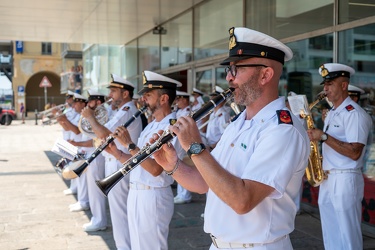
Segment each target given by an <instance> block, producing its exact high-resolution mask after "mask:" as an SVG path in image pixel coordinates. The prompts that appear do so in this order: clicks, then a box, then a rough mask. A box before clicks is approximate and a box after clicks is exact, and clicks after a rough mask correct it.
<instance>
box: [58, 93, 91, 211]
mask: <svg viewBox="0 0 375 250" xmlns="http://www.w3.org/2000/svg"><path fill="white" fill-rule="evenodd" d="M73 102H74V110H75V112H77V113H78V115H76V116H75V117H74V119H73V120H71V121H69V120H68V119H67V117H66V116H60V117H58V119H57V121H58V122H59V123H60V124H61V126H62V127H63V128H64V129H65V130H68V131H71V132H72V133H71V137H70V138H69V140H68V142H71V141H75V142H80V141H86V140H87V138H84V137H83V135H82V133H81V131H80V130H79V129H78V122H79V119H80V117H81V116H80V113H81V111H82V110H83V108H84V107H85V106H86V104H87V98H85V97H84V96H82V95H80V94H77V93H74V96H73ZM86 151H87V149H86V148H84V147H83V148H79V153H81V154H85V153H86ZM76 183H77V202H76V203H74V204H71V205H69V209H70V211H71V212H79V211H85V210H89V209H90V202H89V196H88V190H87V181H86V173H83V174H82V175H81V176H80V177H79V178H76Z"/></svg>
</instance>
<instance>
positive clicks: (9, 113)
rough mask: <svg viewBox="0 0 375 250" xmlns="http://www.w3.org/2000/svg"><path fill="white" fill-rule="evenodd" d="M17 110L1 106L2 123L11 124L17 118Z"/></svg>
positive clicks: (0, 122)
mask: <svg viewBox="0 0 375 250" xmlns="http://www.w3.org/2000/svg"><path fill="white" fill-rule="evenodd" d="M16 117H17V116H16V112H14V110H13V109H6V108H1V107H0V124H1V125H10V124H11V123H12V121H13V120H14V119H16Z"/></svg>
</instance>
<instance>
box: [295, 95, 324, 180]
mask: <svg viewBox="0 0 375 250" xmlns="http://www.w3.org/2000/svg"><path fill="white" fill-rule="evenodd" d="M325 97H326V94H325V93H321V94H320V95H318V97H317V99H316V100H315V101H314V102H313V103H311V104H310V105H309V114H305V113H303V111H302V112H301V116H302V117H303V118H304V119H305V120H306V123H307V129H313V128H314V127H315V126H314V119H313V118H312V115H311V109H312V108H313V107H314V106H315V105H316V104H318V103H319V102H320V101H321V100H323V99H324V98H325ZM306 178H307V181H308V182H309V183H310V185H311V186H313V187H317V186H319V185H320V184H321V183H322V182H323V181H324V180H325V179H327V174H326V173H325V172H324V170H323V166H322V156H321V155H320V151H319V146H318V142H317V141H310V156H309V162H308V164H307V168H306Z"/></svg>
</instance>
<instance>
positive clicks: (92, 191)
mask: <svg viewBox="0 0 375 250" xmlns="http://www.w3.org/2000/svg"><path fill="white" fill-rule="evenodd" d="M104 164H105V160H104V157H103V155H102V154H99V155H98V156H97V157H96V158H95V159H94V160H93V161H92V162H91V163H90V165H89V166H88V167H87V171H86V173H87V190H88V194H89V201H90V210H91V214H92V217H91V220H90V224H91V225H93V226H96V227H106V226H107V214H106V202H107V201H106V200H107V199H106V197H105V196H104V194H103V193H102V191H100V189H99V188H98V186H97V185H96V183H95V181H97V180H101V179H103V178H104V172H105V166H104Z"/></svg>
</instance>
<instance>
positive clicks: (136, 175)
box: [130, 112, 185, 187]
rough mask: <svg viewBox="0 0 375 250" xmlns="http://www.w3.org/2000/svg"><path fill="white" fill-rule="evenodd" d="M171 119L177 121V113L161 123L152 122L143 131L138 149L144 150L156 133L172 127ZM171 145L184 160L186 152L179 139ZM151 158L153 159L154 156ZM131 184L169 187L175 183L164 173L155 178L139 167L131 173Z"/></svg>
mask: <svg viewBox="0 0 375 250" xmlns="http://www.w3.org/2000/svg"><path fill="white" fill-rule="evenodd" d="M171 119H176V113H175V112H173V113H170V114H169V115H167V116H166V117H164V119H163V120H161V121H160V122H156V121H155V120H153V121H152V122H150V123H149V124H148V125H147V126H146V127H145V129H144V130H143V131H142V133H141V135H140V137H139V139H138V144H137V145H138V147H139V148H140V149H142V148H143V147H144V146H145V145H146V143H149V140H150V138H151V136H152V135H153V134H154V133H157V132H158V131H159V130H166V129H167V128H168V126H169V125H170V120H171ZM171 143H172V144H173V146H174V147H175V149H176V151H177V155H178V157H179V158H180V159H182V157H183V156H184V154H185V151H184V150H183V149H182V147H181V145H180V143H179V142H178V140H177V137H176V138H174V139H173V140H172V141H171ZM150 157H151V158H152V156H150ZM141 165H142V164H141ZM130 182H133V183H141V184H145V185H148V186H151V187H167V186H169V185H171V184H172V183H173V178H172V177H171V176H168V175H167V174H165V173H164V172H162V173H161V174H160V175H159V176H157V177H154V176H152V175H151V174H150V173H149V172H148V171H146V170H145V169H143V168H142V167H141V166H137V167H136V168H134V169H133V170H132V171H131V172H130Z"/></svg>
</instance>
